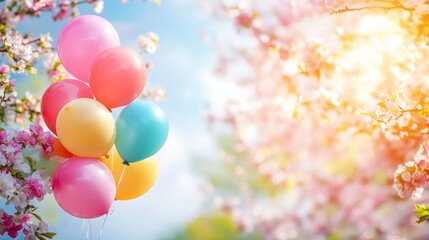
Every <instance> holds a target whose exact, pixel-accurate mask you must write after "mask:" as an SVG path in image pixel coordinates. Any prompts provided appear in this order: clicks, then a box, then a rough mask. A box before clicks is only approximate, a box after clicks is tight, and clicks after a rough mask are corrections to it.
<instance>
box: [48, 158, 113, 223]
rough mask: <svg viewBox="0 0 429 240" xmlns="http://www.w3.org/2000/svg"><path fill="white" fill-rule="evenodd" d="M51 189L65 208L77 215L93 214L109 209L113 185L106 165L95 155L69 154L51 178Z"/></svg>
mask: <svg viewBox="0 0 429 240" xmlns="http://www.w3.org/2000/svg"><path fill="white" fill-rule="evenodd" d="M52 192H53V193H54V197H55V200H57V202H58V204H59V205H60V207H61V208H62V209H64V211H66V212H68V213H69V214H71V215H73V216H76V217H79V218H96V217H100V216H102V215H104V214H106V213H108V212H109V209H110V208H111V207H112V205H113V202H114V201H115V194H116V185H115V180H114V179H113V176H112V174H111V173H110V171H109V169H108V168H107V167H106V166H104V165H103V164H102V163H101V162H100V161H99V160H97V159H94V158H82V157H72V158H70V159H68V160H67V161H65V162H63V163H62V164H61V165H60V166H59V167H58V168H57V170H56V171H55V173H54V176H53V178H52Z"/></svg>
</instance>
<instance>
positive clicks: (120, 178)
mask: <svg viewBox="0 0 429 240" xmlns="http://www.w3.org/2000/svg"><path fill="white" fill-rule="evenodd" d="M126 167H127V165H124V168H122V173H121V176H120V177H119V181H118V185H117V186H116V191H118V189H119V186H120V185H121V182H122V177H123V176H124V173H125V168H126Z"/></svg>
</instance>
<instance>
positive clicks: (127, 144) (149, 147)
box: [115, 101, 168, 163]
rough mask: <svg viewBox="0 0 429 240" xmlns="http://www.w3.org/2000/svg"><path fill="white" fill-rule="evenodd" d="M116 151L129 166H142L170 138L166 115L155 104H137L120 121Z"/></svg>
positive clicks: (118, 122) (128, 108) (129, 108)
mask: <svg viewBox="0 0 429 240" xmlns="http://www.w3.org/2000/svg"><path fill="white" fill-rule="evenodd" d="M116 131H117V132H116V139H115V145H116V149H117V150H118V152H119V155H121V157H122V159H124V161H125V162H128V163H132V162H138V161H141V160H143V159H145V158H148V157H150V156H152V155H153V154H155V153H156V152H158V150H159V149H160V148H161V147H162V145H164V143H165V140H166V139H167V135H168V121H167V117H166V116H165V113H164V111H162V109H161V108H160V107H158V106H157V105H156V104H154V103H150V102H143V101H135V102H133V103H131V104H130V105H128V106H127V107H125V108H124V109H123V110H122V112H121V113H120V114H119V117H118V119H117V120H116Z"/></svg>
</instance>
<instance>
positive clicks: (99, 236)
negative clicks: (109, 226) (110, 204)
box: [98, 213, 109, 240]
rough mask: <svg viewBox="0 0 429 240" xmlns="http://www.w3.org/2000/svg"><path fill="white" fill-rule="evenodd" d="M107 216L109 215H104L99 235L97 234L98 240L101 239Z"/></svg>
mask: <svg viewBox="0 0 429 240" xmlns="http://www.w3.org/2000/svg"><path fill="white" fill-rule="evenodd" d="M107 216H109V213H106V215H104V219H103V224H101V229H100V233H99V234H98V240H100V239H101V234H102V233H103V229H104V224H105V223H106V220H107Z"/></svg>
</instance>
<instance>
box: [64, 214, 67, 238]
mask: <svg viewBox="0 0 429 240" xmlns="http://www.w3.org/2000/svg"><path fill="white" fill-rule="evenodd" d="M64 232H65V233H66V236H65V237H64V239H67V213H66V212H64Z"/></svg>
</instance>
